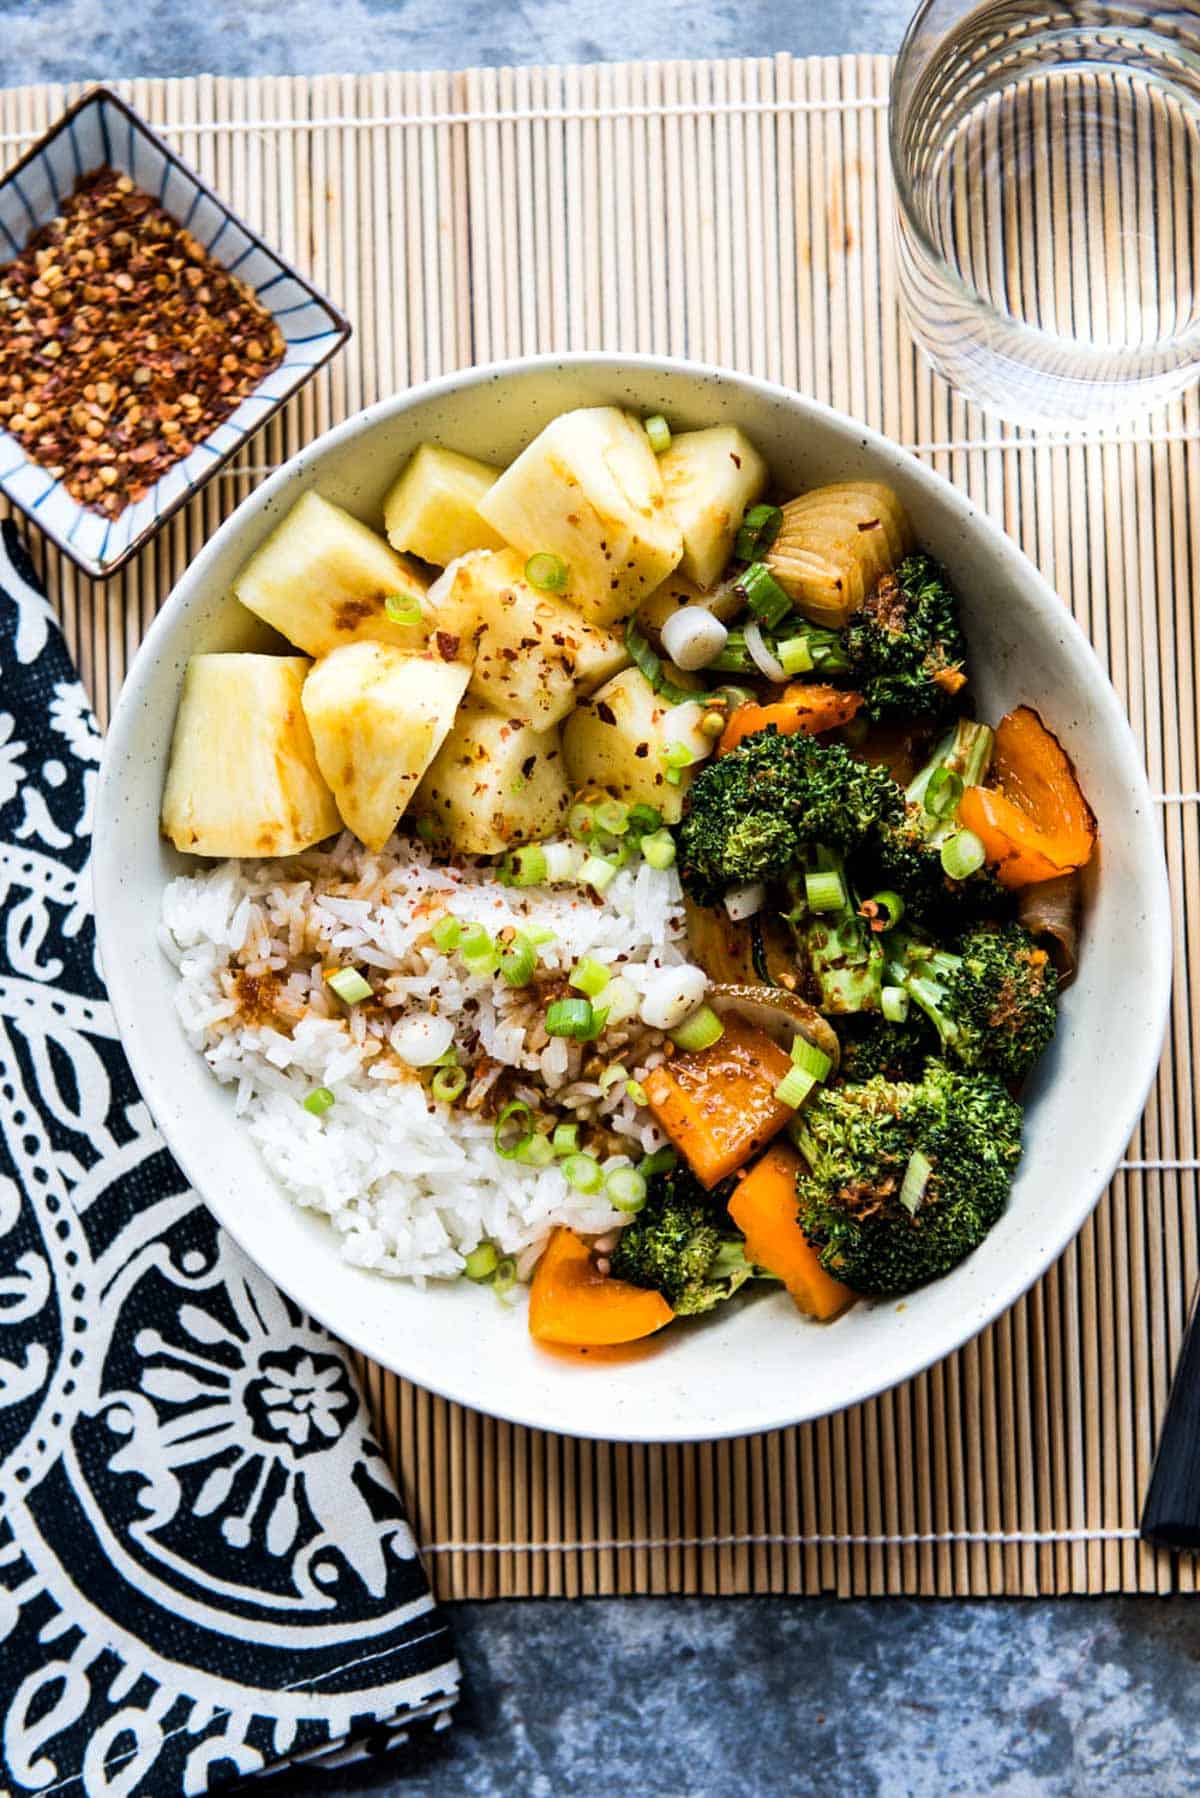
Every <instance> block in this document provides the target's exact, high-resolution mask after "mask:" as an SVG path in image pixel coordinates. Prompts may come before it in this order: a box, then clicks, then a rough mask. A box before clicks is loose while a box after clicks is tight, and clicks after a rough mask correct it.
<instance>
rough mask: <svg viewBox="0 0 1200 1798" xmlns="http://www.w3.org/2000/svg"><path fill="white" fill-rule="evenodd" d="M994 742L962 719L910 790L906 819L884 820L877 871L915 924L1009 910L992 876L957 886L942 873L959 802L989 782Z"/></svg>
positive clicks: (982, 873)
mask: <svg viewBox="0 0 1200 1798" xmlns="http://www.w3.org/2000/svg"><path fill="white" fill-rule="evenodd" d="M993 741H994V735H993V732H992V731H991V730H990V729H989V728H988V726H987V725H986V724H975V723H972V721H971V720H970V719H968V718H960V719H959V721H958V723H957V724H956V725H955V726H954V728H953V729H952V730H950V731H948V732H947V734H946V735H945V736H944V737H943V738H942V740H941V741H940V742H939V743H938V745H937V747H936V749H935V750H934V752H933V754H932V755H931V756H930V758H929V760H928V761H927V762H926V763H925V766H924V767H923V768H922V769H921V771H920V773H919V774H918V775H917V776H916V778H915V779H914V780H913V781H912V782H911V783H910V785H909V786H908V787H906V788H905V790H904V807H903V812H902V814H901V815H900V817H899V818H895V819H885V820H884V821H883V822H882V824H881V825H880V827H879V829H878V831H877V832H876V834H875V850H874V856H873V865H874V867H875V869H876V870H877V871H878V873H879V875H880V876H881V878H882V880H883V881H884V882H885V883H886V884H888V885H889V886H893V887H895V888H896V890H897V891H898V892H899V893H900V894H901V896H902V897H903V899H904V901H905V904H906V905H907V907H908V909H909V911H910V912H911V913H912V914H913V916H914V917H916V918H919V919H923V920H926V921H928V922H930V923H932V924H937V923H940V922H941V921H942V920H943V919H944V918H945V917H946V916H948V915H951V914H955V913H957V914H958V915H960V916H961V915H963V914H964V913H965V914H966V915H967V916H974V917H978V916H980V915H982V914H984V913H988V914H996V913H1002V912H1004V911H1005V910H1007V909H1008V907H1009V906H1010V904H1011V901H1010V900H1009V898H1008V896H1007V895H1006V894H1005V892H1004V889H1003V888H1002V887H1001V886H1000V885H999V883H998V882H997V880H996V878H995V876H994V875H993V874H992V873H991V872H990V871H989V870H988V869H986V868H982V867H981V868H979V869H978V870H977V871H976V872H975V873H974V874H970V875H968V876H967V877H966V878H965V879H954V878H952V877H951V876H950V875H949V874H947V873H946V870H945V868H944V867H943V865H942V851H943V849H944V848H945V845H946V843H947V842H948V841H949V839H950V838H951V837H953V836H954V835H955V834H956V833H957V831H958V830H959V828H960V826H959V825H958V823H957V822H956V814H957V811H958V805H959V801H960V800H961V798H962V795H963V792H964V790H965V789H966V788H967V787H973V786H978V785H979V784H980V782H981V781H982V780H983V778H984V776H985V775H986V773H987V771H988V765H989V764H990V762H991V759H992V744H993Z"/></svg>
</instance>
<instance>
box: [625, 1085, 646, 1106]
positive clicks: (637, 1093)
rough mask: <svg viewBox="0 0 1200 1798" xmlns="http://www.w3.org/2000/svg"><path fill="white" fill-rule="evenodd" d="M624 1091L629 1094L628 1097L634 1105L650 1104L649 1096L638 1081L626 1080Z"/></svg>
mask: <svg viewBox="0 0 1200 1798" xmlns="http://www.w3.org/2000/svg"><path fill="white" fill-rule="evenodd" d="M625 1091H626V1092H627V1093H628V1094H629V1097H630V1098H631V1099H632V1100H633V1102H634V1104H635V1105H648V1104H649V1103H650V1095H649V1093H648V1092H647V1091H646V1089H645V1087H644V1086H643V1085H642V1083H641V1081H640V1080H627V1081H626V1082H625Z"/></svg>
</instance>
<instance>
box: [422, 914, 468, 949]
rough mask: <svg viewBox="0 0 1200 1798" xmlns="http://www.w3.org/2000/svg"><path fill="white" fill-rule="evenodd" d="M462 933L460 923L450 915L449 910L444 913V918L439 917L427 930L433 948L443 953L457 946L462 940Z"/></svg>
mask: <svg viewBox="0 0 1200 1798" xmlns="http://www.w3.org/2000/svg"><path fill="white" fill-rule="evenodd" d="M462 933H463V930H462V925H461V924H460V923H459V921H458V919H457V918H455V917H452V916H451V914H450V913H449V912H447V913H446V915H445V917H444V918H439V919H438V921H437V923H436V924H435V925H434V927H433V929H432V930H431V931H430V932H429V934H430V936H431V937H432V938H433V944H434V948H435V949H440V950H441V951H442V954H443V955H449V953H450V951H451V950H452V949H457V948H458V945H459V944H460V943H461V941H462Z"/></svg>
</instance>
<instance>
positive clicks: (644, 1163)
mask: <svg viewBox="0 0 1200 1798" xmlns="http://www.w3.org/2000/svg"><path fill="white" fill-rule="evenodd" d="M678 1161H679V1157H678V1155H677V1154H676V1153H675V1151H674V1149H673V1148H671V1146H670V1144H667V1146H666V1147H664V1148H661V1149H655V1151H654V1153H653V1154H652V1155H643V1156H642V1159H641V1160H640V1161H639V1162H638V1173H639V1174H641V1176H642V1178H643V1179H644V1180H652V1179H653V1178H654V1176H655V1174H669V1173H670V1172H671V1171H672V1169H673V1168H674V1167H676V1166H677V1164H678Z"/></svg>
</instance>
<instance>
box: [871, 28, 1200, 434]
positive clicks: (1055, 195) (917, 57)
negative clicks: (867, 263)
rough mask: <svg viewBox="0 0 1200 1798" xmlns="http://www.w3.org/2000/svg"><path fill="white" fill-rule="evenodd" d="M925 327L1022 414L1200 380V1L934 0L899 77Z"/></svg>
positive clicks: (973, 379) (900, 153) (1027, 420)
mask: <svg viewBox="0 0 1200 1798" xmlns="http://www.w3.org/2000/svg"><path fill="white" fill-rule="evenodd" d="M890 130H891V148H892V169H893V174H894V178H895V185H896V218H897V227H896V240H897V253H898V261H899V281H900V290H901V294H902V297H903V300H904V304H905V307H906V310H907V312H908V315H909V319H910V322H911V325H912V328H913V332H914V335H915V336H916V338H917V341H918V342H919V343H920V344H921V345H922V347H923V348H924V349H925V351H926V353H927V354H928V356H929V358H930V360H931V361H932V362H933V364H934V366H935V367H936V368H937V369H938V370H939V372H940V373H941V374H943V375H945V377H946V379H947V380H948V381H950V382H952V384H953V385H954V386H955V387H958V388H960V389H961V390H962V391H963V392H964V393H965V394H967V395H968V396H969V397H970V398H972V399H975V400H978V401H979V402H980V403H981V404H982V405H984V406H986V407H987V408H989V409H990V410H992V411H994V412H997V413H999V414H1000V415H1001V416H1002V417H1004V418H1007V419H1011V420H1013V421H1014V422H1016V423H1018V424H1026V425H1029V424H1036V425H1046V424H1051V425H1058V426H1078V425H1100V424H1110V423H1112V422H1114V421H1115V420H1117V419H1119V418H1122V417H1126V416H1128V415H1129V414H1131V413H1134V412H1138V411H1143V410H1146V409H1149V408H1150V407H1153V406H1157V405H1160V404H1162V403H1163V402H1164V401H1166V400H1168V399H1170V398H1172V396H1173V395H1175V394H1177V393H1178V392H1179V391H1180V390H1181V389H1182V388H1184V387H1186V386H1188V385H1189V383H1190V382H1192V381H1193V380H1195V379H1196V377H1197V376H1198V375H1200V0H1194V3H1189V4H1181V5H1174V6H1163V7H1158V8H1153V7H1150V6H1147V5H1141V4H1138V3H1137V0H1113V3H1111V4H1110V3H1108V0H1049V3H1048V4H1036V3H1035V0H985V3H984V4H982V5H976V6H971V5H965V4H963V3H962V0H924V4H923V5H922V6H921V8H920V10H919V11H918V12H917V14H916V17H915V18H914V19H913V21H912V24H911V25H910V26H909V29H908V32H907V35H906V36H905V39H904V43H903V45H902V47H901V50H900V56H899V60H898V62H897V65H896V72H895V77H894V80H893V84H892V99H891V118H890Z"/></svg>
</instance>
